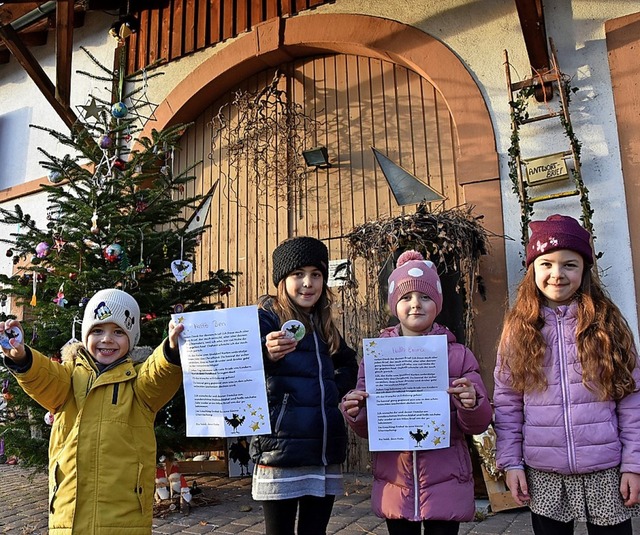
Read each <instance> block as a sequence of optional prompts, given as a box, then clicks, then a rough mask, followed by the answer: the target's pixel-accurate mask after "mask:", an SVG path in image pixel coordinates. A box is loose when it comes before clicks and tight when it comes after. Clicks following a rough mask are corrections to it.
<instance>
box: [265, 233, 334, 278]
mask: <svg viewBox="0 0 640 535" xmlns="http://www.w3.org/2000/svg"><path fill="white" fill-rule="evenodd" d="M272 259H273V284H274V285H276V286H278V283H279V282H280V281H281V280H282V279H284V278H285V277H286V276H287V275H289V273H291V272H292V271H295V270H296V269H299V268H303V267H305V266H313V267H316V268H318V269H319V270H320V271H321V272H322V276H323V277H324V282H325V284H326V282H327V279H328V278H329V251H328V250H327V246H326V245H325V244H324V243H322V242H321V241H320V240H317V239H316V238H311V237H310V236H300V237H298V238H290V239H288V240H285V241H283V242H282V243H281V244H280V245H278V247H276V248H275V250H274V251H273V256H272Z"/></svg>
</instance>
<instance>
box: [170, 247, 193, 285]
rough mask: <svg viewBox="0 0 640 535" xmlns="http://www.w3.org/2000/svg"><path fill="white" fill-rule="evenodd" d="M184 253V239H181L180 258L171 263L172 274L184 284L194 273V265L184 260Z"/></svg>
mask: <svg viewBox="0 0 640 535" xmlns="http://www.w3.org/2000/svg"><path fill="white" fill-rule="evenodd" d="M183 252H184V238H183V237H182V236H181V237H180V258H179V259H178V260H173V261H172V262H171V273H173V276H174V277H175V278H176V280H177V281H178V282H182V281H183V280H184V279H186V278H187V277H188V276H189V275H191V273H193V264H192V263H191V262H189V261H188V260H183V259H182V255H183Z"/></svg>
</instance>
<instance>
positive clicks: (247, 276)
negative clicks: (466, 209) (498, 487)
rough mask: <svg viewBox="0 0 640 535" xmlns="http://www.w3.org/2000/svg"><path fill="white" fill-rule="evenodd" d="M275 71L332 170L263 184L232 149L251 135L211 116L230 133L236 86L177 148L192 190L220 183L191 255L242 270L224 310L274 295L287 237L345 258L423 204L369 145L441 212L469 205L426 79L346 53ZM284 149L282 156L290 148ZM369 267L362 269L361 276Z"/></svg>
mask: <svg viewBox="0 0 640 535" xmlns="http://www.w3.org/2000/svg"><path fill="white" fill-rule="evenodd" d="M279 72H280V73H283V75H282V76H281V77H280V79H279V82H278V90H280V91H282V95H283V96H284V97H286V98H287V99H289V101H290V102H292V103H296V104H297V105H299V106H300V107H299V110H300V111H301V112H302V113H303V114H304V115H305V116H307V117H308V118H310V119H311V121H312V124H313V127H312V128H311V129H310V133H309V134H308V135H307V136H306V137H305V138H304V141H303V144H304V146H305V147H306V148H310V147H313V146H325V147H326V148H327V151H328V154H329V158H330V162H331V167H329V168H325V169H317V170H316V169H313V168H307V169H306V171H305V172H304V174H303V176H302V177H301V178H300V180H299V182H297V183H296V184H295V187H291V186H289V187H285V186H283V185H282V183H280V182H278V180H279V179H278V178H277V176H276V178H273V177H272V178H271V179H270V180H272V181H274V182H271V183H270V182H269V181H267V183H266V184H265V183H264V182H261V181H260V180H256V176H255V174H256V172H255V170H254V168H253V167H252V166H251V165H250V164H249V163H247V162H246V161H244V160H242V158H238V157H234V158H231V157H230V156H229V150H230V148H232V149H234V150H235V151H236V154H237V149H238V147H239V146H241V145H242V144H243V143H249V142H250V138H251V135H252V134H251V133H248V132H246V131H244V134H243V135H242V136H240V137H241V138H242V139H238V138H237V137H236V138H234V139H224V136H223V135H222V133H221V132H218V131H217V130H216V128H215V127H214V125H213V123H212V119H213V118H214V117H216V116H223V117H224V119H225V121H227V127H228V129H229V130H232V129H233V127H234V125H236V126H237V124H238V121H241V120H242V117H239V115H242V114H239V113H238V109H237V108H236V107H234V104H233V101H234V98H236V97H237V95H238V94H239V93H234V92H232V93H229V94H228V95H227V96H226V98H224V99H222V100H220V101H217V102H213V103H212V104H211V105H210V106H209V107H208V108H207V109H206V110H205V111H204V113H202V114H201V115H200V117H199V118H198V119H197V120H196V122H195V124H194V126H193V127H192V128H190V129H189V130H188V131H187V133H186V134H185V136H184V137H183V141H182V143H181V150H180V151H179V152H178V153H177V154H176V156H175V158H176V160H175V161H176V165H177V167H178V168H179V169H184V168H186V167H187V166H190V165H196V167H195V173H196V175H197V177H198V179H197V180H196V184H195V186H194V187H195V191H194V192H195V193H202V194H204V193H206V192H207V191H208V190H209V188H210V187H211V185H212V184H214V183H215V182H216V181H219V182H218V187H217V189H216V191H215V194H214V197H213V202H212V204H211V210H210V213H209V218H208V221H207V223H208V224H210V225H211V228H210V229H209V230H208V231H207V232H206V234H205V235H204V237H203V240H202V243H201V246H200V247H199V249H198V251H197V256H196V258H195V259H194V260H195V261H194V267H195V275H194V276H195V277H196V278H202V277H207V276H208V273H209V272H210V271H216V270H217V269H219V268H222V269H225V270H228V271H235V272H240V274H239V275H238V276H237V280H236V283H235V286H234V287H233V289H232V291H231V292H230V293H229V294H228V295H226V296H222V297H220V301H221V302H222V304H223V305H224V306H227V307H235V306H243V305H248V304H254V303H255V302H256V300H257V298H258V297H259V296H260V295H263V294H266V293H273V291H274V288H273V285H272V282H271V253H272V251H273V249H274V248H275V247H276V245H277V244H278V243H280V242H281V241H282V240H283V239H285V238H287V237H290V236H299V235H309V236H315V237H317V238H319V239H321V240H323V241H324V243H326V245H327V246H328V248H329V255H330V258H331V259H334V260H337V259H344V258H346V257H347V250H346V241H345V240H344V239H343V237H344V236H345V234H347V233H349V232H350V231H351V230H352V229H353V228H354V226H356V225H359V224H361V223H364V222H366V221H370V220H373V219H377V218H384V217H390V216H396V215H400V214H402V213H404V212H406V213H413V212H414V211H415V208H416V206H415V205H414V206H405V207H400V206H398V205H397V203H396V202H395V200H394V198H393V195H392V193H391V190H390V188H389V185H388V183H387V182H386V180H385V177H384V175H383V174H382V172H381V170H380V168H379V167H378V166H377V164H376V161H375V157H374V154H373V152H372V150H371V147H375V148H376V149H378V150H379V151H380V152H382V153H383V154H385V155H386V156H387V157H388V158H390V159H391V160H392V161H393V162H395V163H397V164H398V165H400V166H402V167H403V168H404V169H406V170H407V171H409V172H410V173H412V174H413V175H415V176H416V177H418V178H419V179H420V180H422V181H423V182H425V183H426V184H428V185H429V186H431V187H432V188H433V189H434V190H436V191H437V192H439V193H441V194H442V195H443V196H444V197H446V201H445V202H444V206H445V208H452V207H455V206H459V205H461V204H463V203H464V198H463V196H462V188H461V187H459V186H458V185H457V183H456V161H455V155H456V154H457V151H456V132H455V126H454V124H453V121H452V118H451V114H450V112H449V110H448V108H447V106H446V103H445V102H444V100H443V99H442V97H441V95H440V94H439V93H438V92H437V91H436V90H435V88H434V87H433V86H432V85H431V84H430V83H429V82H428V81H427V80H425V79H423V78H421V77H420V76H419V75H417V74H416V73H414V72H412V71H410V70H408V69H406V68H404V67H401V66H398V65H395V64H394V63H391V62H386V61H381V60H379V59H373V58H368V57H358V56H350V55H328V56H322V57H313V58H307V59H304V60H296V61H294V62H292V63H290V64H286V65H281V66H280V67H279ZM274 74H275V71H274V70H269V71H265V72H263V73H260V74H258V75H256V76H253V77H252V78H250V79H247V80H245V81H244V82H242V83H241V84H239V86H238V88H237V89H238V91H239V92H241V93H243V94H246V93H244V92H249V93H251V94H257V93H258V92H260V91H262V90H264V89H265V88H266V87H268V86H269V84H270V83H271V82H272V80H273V79H274ZM220 110H222V112H221V111H220ZM254 134H255V135H259V133H254ZM243 136H244V137H243ZM298 141H299V140H298ZM276 143H280V144H282V143H289V145H291V140H290V139H287V138H286V136H278V137H277V141H276ZM231 145H233V146H232V147H231ZM294 146H295V147H296V150H298V149H299V148H300V147H299V145H295V144H294ZM276 153H277V154H279V155H281V154H285V155H286V154H287V150H285V149H283V150H282V151H276ZM274 158H275V156H274ZM273 165H274V167H278V165H279V163H278V162H275V161H274V163H273ZM278 169H280V168H279V167H278ZM278 173H280V174H281V172H280V171H278V170H277V171H276V172H275V175H277V174H278ZM189 193H193V192H192V191H189ZM364 269H365V268H364V266H356V270H355V276H356V278H358V276H361V274H362V273H363V270H364ZM217 299H218V298H216V300H217ZM339 300H340V299H339ZM342 305H344V302H343V303H342ZM336 313H337V314H338V315H339V316H340V315H341V319H342V325H343V327H345V328H348V325H349V323H350V318H351V317H352V315H354V314H358V313H359V312H358V311H357V310H350V309H349V307H346V306H341V305H340V303H339V304H338V307H337V310H336ZM375 329H376V330H374V331H373V332H374V333H375V332H377V326H376V327H375ZM372 334H373V333H372ZM363 452H366V449H363V448H362V445H361V441H360V444H358V442H357V441H356V440H355V439H354V440H353V441H352V451H351V455H350V463H349V469H351V470H365V469H366V466H367V462H368V461H367V457H368V456H367V455H366V453H363Z"/></svg>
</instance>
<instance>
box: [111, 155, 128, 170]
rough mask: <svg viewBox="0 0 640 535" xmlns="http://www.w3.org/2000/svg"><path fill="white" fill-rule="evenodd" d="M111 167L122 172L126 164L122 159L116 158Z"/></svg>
mask: <svg viewBox="0 0 640 535" xmlns="http://www.w3.org/2000/svg"><path fill="white" fill-rule="evenodd" d="M113 167H115V168H116V169H117V170H118V171H124V170H125V169H126V167H127V162H125V161H124V160H123V159H122V158H116V159H115V160H114V161H113Z"/></svg>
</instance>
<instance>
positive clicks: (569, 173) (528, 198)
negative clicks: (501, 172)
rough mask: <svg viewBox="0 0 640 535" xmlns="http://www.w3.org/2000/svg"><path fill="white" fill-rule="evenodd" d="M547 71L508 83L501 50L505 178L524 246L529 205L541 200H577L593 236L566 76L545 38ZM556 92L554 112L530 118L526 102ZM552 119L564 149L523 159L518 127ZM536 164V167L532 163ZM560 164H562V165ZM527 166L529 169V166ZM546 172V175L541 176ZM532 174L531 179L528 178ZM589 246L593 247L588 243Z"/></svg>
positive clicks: (506, 61)
mask: <svg viewBox="0 0 640 535" xmlns="http://www.w3.org/2000/svg"><path fill="white" fill-rule="evenodd" d="M549 45H550V50H551V54H550V59H551V68H550V69H549V70H548V71H546V72H541V73H538V74H536V75H535V76H532V77H531V78H527V79H525V80H522V81H520V82H512V81H511V65H510V63H509V55H508V53H507V51H506V50H505V51H504V65H505V74H506V81H507V91H508V95H509V104H510V106H511V147H510V149H509V158H510V161H509V169H510V172H509V175H510V177H511V180H512V184H513V190H514V192H515V193H516V194H517V195H518V198H519V201H520V212H521V220H522V221H521V223H522V229H521V230H522V244H523V246H525V247H526V245H527V242H528V237H529V234H528V230H527V229H528V224H529V222H530V220H531V215H532V214H533V205H534V204H535V203H539V202H543V201H551V200H555V199H562V198H565V197H579V198H580V204H581V207H582V216H581V217H580V219H581V221H582V224H583V226H584V227H585V229H586V230H588V231H589V233H590V234H591V235H592V236H593V226H592V223H591V215H592V213H593V211H592V209H591V205H590V202H589V197H588V193H589V192H588V190H587V188H586V187H585V185H584V182H583V180H582V168H581V166H580V142H579V141H578V140H577V138H576V137H575V134H574V133H573V126H572V124H571V116H570V114H569V101H570V91H571V89H570V88H569V85H568V82H567V80H568V79H567V77H566V76H565V75H564V74H563V73H562V71H561V70H560V67H559V65H558V58H557V52H556V48H555V46H554V44H553V40H552V39H549ZM554 91H557V92H558V94H559V96H560V106H559V109H558V110H555V111H553V110H550V111H548V112H547V113H543V114H539V115H534V116H530V115H529V113H528V111H527V108H526V101H527V100H528V99H529V98H531V97H532V96H533V95H534V94H537V93H538V92H542V95H543V96H544V97H545V100H550V99H551V98H552V96H553V92H554ZM549 119H556V120H557V121H559V123H560V125H561V126H562V127H563V128H564V131H565V132H564V133H565V135H566V136H567V137H568V139H569V142H568V145H569V147H568V149H567V150H564V151H561V152H557V151H556V152H555V153H554V154H549V155H547V156H539V157H535V158H523V157H522V154H521V152H520V143H519V141H520V128H521V127H522V126H525V125H527V124H531V123H536V122H540V121H545V120H549ZM537 162H540V164H539V165H538V166H537V167H536V165H535V164H536V163H537ZM563 164H564V165H563ZM529 165H531V167H529ZM545 172H546V175H545ZM534 175H535V177H536V178H535V180H531V179H530V177H531V176H534ZM566 181H569V182H571V181H573V186H574V187H573V188H571V186H569V188H568V189H565V190H563V191H560V192H557V193H549V194H538V195H534V194H533V193H535V191H532V192H531V193H530V191H531V190H532V189H533V190H535V188H538V187H539V186H541V185H545V184H550V183H553V182H566ZM592 245H593V244H592Z"/></svg>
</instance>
